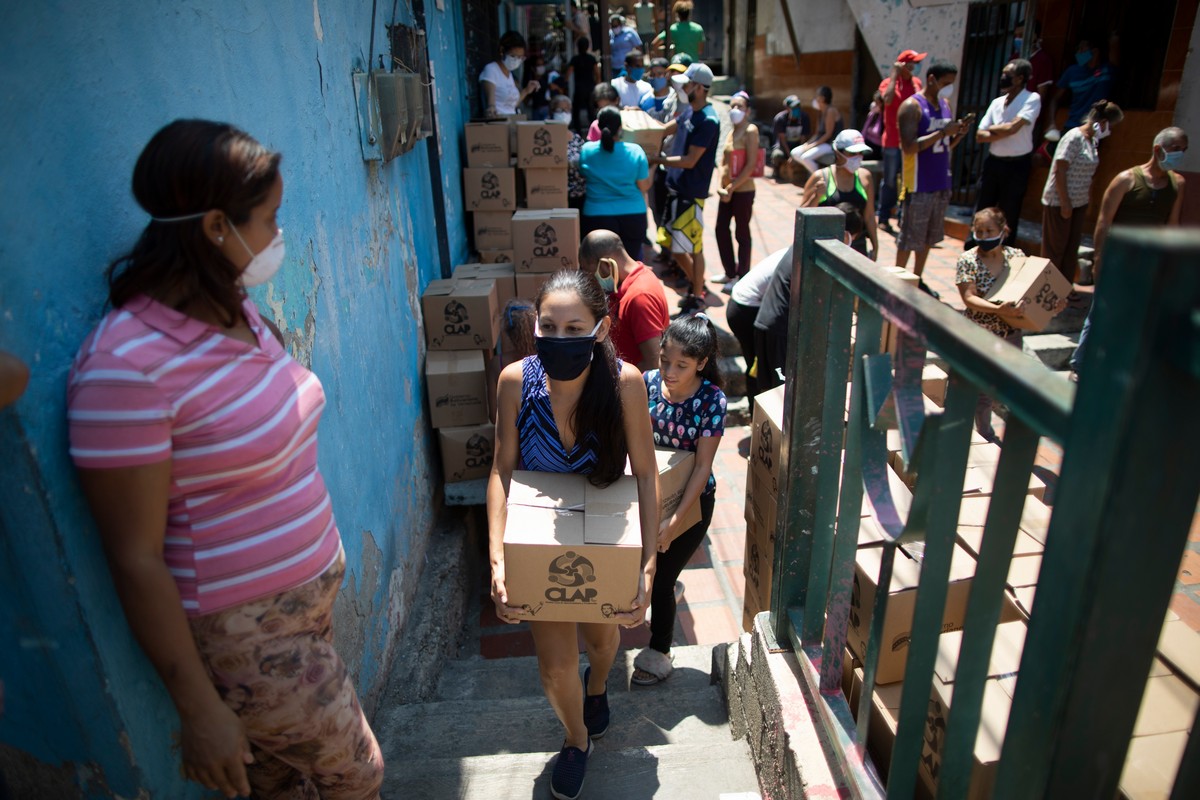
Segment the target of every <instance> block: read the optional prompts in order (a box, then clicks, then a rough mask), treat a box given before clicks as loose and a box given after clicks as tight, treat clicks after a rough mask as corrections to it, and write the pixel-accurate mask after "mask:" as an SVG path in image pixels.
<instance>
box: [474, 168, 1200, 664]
mask: <svg viewBox="0 0 1200 800" xmlns="http://www.w3.org/2000/svg"><path fill="white" fill-rule="evenodd" d="M757 183H758V186H757V194H756V196H755V200H754V217H753V219H752V222H751V230H752V235H753V253H754V260H755V261H757V260H758V259H759V258H762V257H763V256H766V255H768V254H769V253H772V252H774V251H775V250H777V249H779V248H782V247H786V246H787V245H788V244H789V243H790V242H791V240H792V237H793V232H794V228H795V212H796V209H797V208H798V207H799V202H800V188H799V187H796V186H789V185H784V184H776V183H775V182H774V181H773V180H771V179H770V178H760V179H758V182H757ZM716 214H717V211H716V198H715V196H713V198H712V200H711V201H710V202H709V204H708V207H707V208H706V209H705V212H704V217H705V222H706V223H707V224H708V228H707V229H706V230H705V233H704V250H705V253H706V255H707V256H708V264H707V268H706V273H707V274H708V275H709V276H710V277H711V276H716V275H719V274H721V271H722V270H721V265H720V259H719V257H718V255H717V245H716V239H715V236H714V234H713V225H714V223H715V220H716ZM879 248H880V257H879V261H880V263H889V262H892V261H893V259H894V256H895V242H894V240H893V239H892V237H891V236H890V235H888V234H886V233H883V232H880V234H879ZM961 250H962V245H961V243H960V242H959V241H957V240H953V239H947V240H946V241H945V242H943V244H942V246H940V247H938V248H935V249H934V250H933V251H932V252H931V253H930V254H929V259H928V262H927V264H926V270H925V279H926V282H927V283H928V284H929V285H930V286H932V287H933V288H934V289H935V290H936V291H938V292H939V293H940V294H941V298H942V300H943V301H945V302H947V303H948V304H949V305H950V306H952V307H955V308H959V309H961V308H962V302H961V300H960V299H959V297H958V292H957V290H956V289H955V287H954V264H955V260H956V258H957V256H958V254H959V253H960V252H961ZM910 268H911V267H910ZM717 288H718V287H717V286H716V285H714V284H711V283H710V284H709V289H710V292H709V303H708V305H709V307H708V309H707V313H708V314H709V316H710V317H712V318H713V321H714V322H715V323H716V324H717V325H719V326H722V327H725V328H726V329H728V327H727V325H726V322H725V303H726V301H727V300H728V295H726V294H722V293H720V292H719V291H716V289H717ZM1078 288H1079V290H1080V291H1083V292H1088V291H1090V287H1078ZM678 294H680V293H679V292H677V291H675V290H672V289H670V288H668V290H667V295H668V299H669V300H671V302H672V304H673V303H674V296H675V295H678ZM995 424H996V429H997V431H998V432H1000V433H1001V434H1002V433H1003V421H1002V420H1000V419H999V418H996V420H995ZM749 446H750V429H749V427H748V426H738V427H730V428H726V430H725V436H724V437H723V438H722V440H721V445H720V448H719V450H718V452H717V458H716V461H715V463H714V465H713V470H714V473H715V475H716V478H717V506H716V511H715V513H714V516H713V522H712V526H711V528H710V530H709V535H708V537H707V538H706V540H705V542H704V544H703V546H702V547H701V548H700V549H699V550H698V551H697V552H696V555H695V556H694V557H693V558H692V560H691V562H690V563H689V564H688V567H687V568H686V569H685V570H684V571H683V574H682V575H681V577H680V583H681V584H682V595H681V596H680V601H679V611H678V616H677V620H676V624H675V644H677V645H682V644H717V643H720V642H727V641H732V640H733V639H735V638H737V636H738V634H739V633H740V632H741V618H742V592H743V589H744V579H743V577H742V555H743V550H744V547H745V536H746V523H745V520H744V517H743V510H744V502H745V492H746V463H747V461H746V458H747V453H748V452H749ZM1061 465H1062V449H1061V448H1060V447H1059V446H1058V445H1056V444H1053V443H1050V442H1043V444H1042V446H1041V447H1040V448H1039V449H1038V454H1037V459H1036V462H1035V470H1036V471H1037V472H1038V474H1039V476H1040V477H1041V478H1042V479H1043V480H1045V481H1046V483H1047V484H1048V486H1049V487H1050V491H1049V492H1048V493H1047V497H1046V499H1047V501H1052V498H1053V486H1054V481H1055V479H1056V478H1057V475H1058V473H1059V471H1060V469H1061ZM482 584H483V585H481V586H480V595H479V604H480V607H481V610H480V613H479V617H478V623H479V634H480V637H479V651H478V652H479V653H480V654H481V655H483V656H484V657H486V658H503V657H508V656H519V655H531V654H532V653H533V640H532V638H531V637H530V635H529V631H528V628H527V626H526V625H524V624H521V625H517V626H512V625H506V624H504V623H502V622H500V621H499V620H497V619H496V617H495V615H494V614H493V612H492V607H491V602H490V600H489V598H488V586H487V578H486V577H485V578H484V579H483V581H482ZM676 591H677V593H678V592H679V587H678V586H677V587H676ZM1171 609H1172V610H1173V611H1174V612H1175V613H1177V614H1178V615H1179V616H1180V617H1181V618H1182V619H1184V620H1186V621H1187V623H1188V624H1189V625H1190V626H1191V627H1192V628H1193V629H1194V630H1198V631H1200V517H1198V518H1197V521H1196V522H1195V523H1194V524H1193V526H1192V530H1191V533H1190V538H1189V541H1188V548H1187V550H1186V552H1185V554H1184V559H1183V562H1182V564H1181V568H1180V573H1179V577H1178V581H1177V583H1176V593H1175V595H1174V597H1173V598H1172V601H1171ZM648 639H649V631H648V630H647V629H646V628H641V629H638V630H633V631H630V630H625V629H622V631H621V641H622V645H623V646H625V647H642V646H644V645H645V644H646V642H647V640H648Z"/></svg>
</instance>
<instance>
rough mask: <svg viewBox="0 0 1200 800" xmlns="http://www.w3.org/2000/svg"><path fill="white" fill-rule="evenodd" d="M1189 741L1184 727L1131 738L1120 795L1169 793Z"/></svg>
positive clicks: (1140, 798)
mask: <svg viewBox="0 0 1200 800" xmlns="http://www.w3.org/2000/svg"><path fill="white" fill-rule="evenodd" d="M1187 743H1188V735H1187V733H1186V732H1184V731H1176V732H1175V733H1163V734H1160V735H1158V736H1139V737H1137V738H1136V739H1133V740H1132V741H1130V742H1129V751H1128V752H1127V753H1126V755H1125V767H1124V769H1123V770H1122V772H1121V782H1120V791H1119V792H1118V795H1119V796H1120V797H1122V798H1131V800H1148V798H1163V797H1169V796H1170V795H1171V787H1172V786H1174V784H1175V776H1176V774H1177V773H1178V771H1179V763H1180V762H1181V761H1182V760H1183V752H1184V750H1185V749H1186V748H1187Z"/></svg>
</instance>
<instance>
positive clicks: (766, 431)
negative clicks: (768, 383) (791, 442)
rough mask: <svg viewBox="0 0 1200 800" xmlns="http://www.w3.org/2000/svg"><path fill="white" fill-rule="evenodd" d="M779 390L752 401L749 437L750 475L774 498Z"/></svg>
mask: <svg viewBox="0 0 1200 800" xmlns="http://www.w3.org/2000/svg"><path fill="white" fill-rule="evenodd" d="M783 389H784V387H783V386H777V387H776V388H774V389H771V390H770V391H768V392H763V393H762V394H759V395H757V396H755V398H754V416H753V422H752V424H753V426H754V427H753V429H752V430H751V433H750V471H751V472H752V473H753V472H757V473H758V478H759V480H760V483H761V484H762V485H763V486H764V487H765V489H766V490H767V491H768V492H770V493H771V494H772V495H774V496H778V494H779V477H778V475H779V451H780V448H781V446H782V444H783Z"/></svg>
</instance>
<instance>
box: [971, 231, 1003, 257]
mask: <svg viewBox="0 0 1200 800" xmlns="http://www.w3.org/2000/svg"><path fill="white" fill-rule="evenodd" d="M1003 241H1004V236H1003V235H1000V236H997V237H996V238H995V239H976V240H975V243H976V244H978V245H979V251H980V252H982V253H990V252H991V251H993V250H995V249H996V248H997V247H999V246H1000V243H1001V242H1003Z"/></svg>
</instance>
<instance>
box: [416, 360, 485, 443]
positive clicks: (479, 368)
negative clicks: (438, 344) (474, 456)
mask: <svg viewBox="0 0 1200 800" xmlns="http://www.w3.org/2000/svg"><path fill="white" fill-rule="evenodd" d="M425 385H426V387H427V389H428V392H429V421H430V424H431V425H432V426H433V427H434V428H454V427H461V426H463V425H481V424H483V423H486V422H487V421H488V400H487V398H488V387H487V369H486V364H485V362H484V358H483V352H482V351H480V350H458V351H444V350H430V351H429V353H428V354H427V355H426V357H425Z"/></svg>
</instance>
